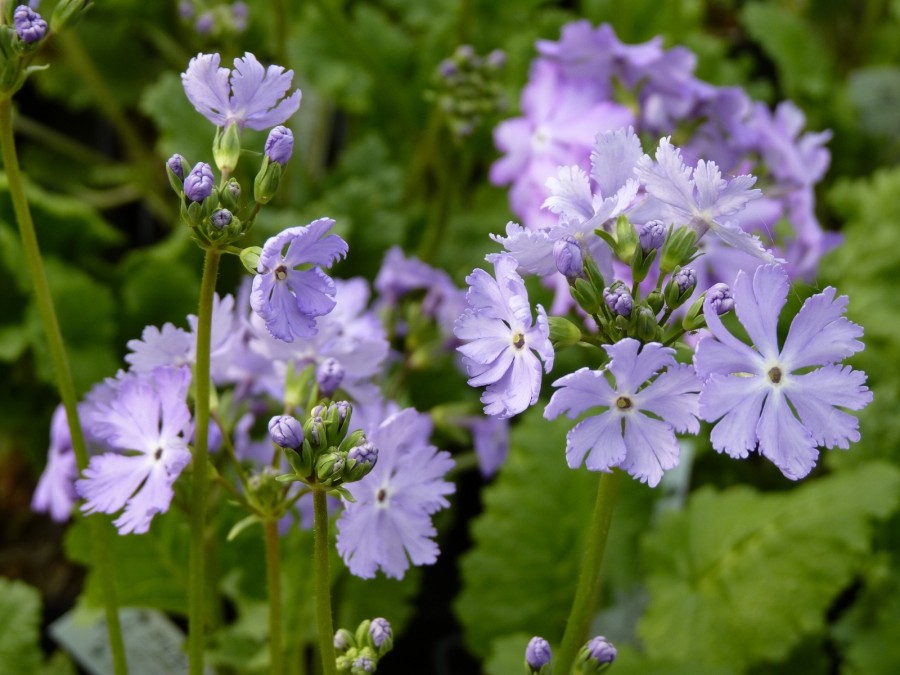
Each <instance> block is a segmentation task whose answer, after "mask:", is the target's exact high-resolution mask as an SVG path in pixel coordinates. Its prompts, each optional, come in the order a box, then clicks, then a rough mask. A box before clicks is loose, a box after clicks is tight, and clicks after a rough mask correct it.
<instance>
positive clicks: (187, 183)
mask: <svg viewBox="0 0 900 675" xmlns="http://www.w3.org/2000/svg"><path fill="white" fill-rule="evenodd" d="M215 181H216V179H215V176H213V172H212V167H211V166H210V165H209V164H207V163H206V162H197V164H195V165H194V168H193V169H191V172H190V173H189V174H188V175H187V178H185V179H184V196H185V197H187V199H188V201H191V202H202V201H203V200H204V199H206V198H207V197H209V196H210V195H211V194H212V191H213V185H214V184H215Z"/></svg>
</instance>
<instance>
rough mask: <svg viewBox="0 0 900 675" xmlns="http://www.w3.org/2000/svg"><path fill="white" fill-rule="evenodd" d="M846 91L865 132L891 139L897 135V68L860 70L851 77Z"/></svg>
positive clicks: (899, 75)
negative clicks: (857, 112)
mask: <svg viewBox="0 0 900 675" xmlns="http://www.w3.org/2000/svg"><path fill="white" fill-rule="evenodd" d="M847 88H848V90H849V93H850V100H851V101H853V105H854V107H856V109H857V110H858V111H859V121H860V126H861V127H862V128H863V129H864V130H865V131H867V132H869V133H870V134H878V135H881V136H888V137H892V138H896V137H897V136H898V135H900V115H897V108H898V107H900V68H898V67H897V66H870V67H868V68H861V69H859V70H856V71H854V72H853V73H851V74H850V78H849V80H848V81H847Z"/></svg>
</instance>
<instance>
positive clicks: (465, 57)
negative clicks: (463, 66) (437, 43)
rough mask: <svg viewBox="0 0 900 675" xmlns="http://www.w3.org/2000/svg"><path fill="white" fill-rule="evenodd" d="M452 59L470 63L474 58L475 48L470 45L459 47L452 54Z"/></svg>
mask: <svg viewBox="0 0 900 675" xmlns="http://www.w3.org/2000/svg"><path fill="white" fill-rule="evenodd" d="M453 57H454V58H455V59H457V60H458V61H463V62H465V61H471V60H472V59H474V58H475V57H476V54H475V47H473V46H472V45H460V46H459V47H457V48H456V51H455V52H454V53H453Z"/></svg>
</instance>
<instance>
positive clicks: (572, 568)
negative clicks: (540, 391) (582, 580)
mask: <svg viewBox="0 0 900 675" xmlns="http://www.w3.org/2000/svg"><path fill="white" fill-rule="evenodd" d="M571 425H572V422H571V421H569V420H566V419H561V420H556V421H554V422H547V421H546V420H544V419H543V418H542V417H541V411H540V409H539V408H532V409H531V410H530V411H529V412H528V413H527V414H526V415H525V416H524V417H523V418H522V421H521V423H520V424H518V425H517V426H515V427H514V428H513V431H512V438H511V446H512V447H511V450H510V456H509V459H508V460H507V462H506V464H505V465H504V466H503V468H502V470H501V473H500V476H499V477H498V479H497V480H496V482H495V483H494V484H493V485H491V486H490V487H488V488H486V489H485V491H484V493H483V495H484V513H483V514H482V515H481V516H479V517H478V518H477V519H476V520H475V521H474V522H473V524H472V528H471V532H472V539H473V547H472V549H471V551H469V552H468V553H467V554H466V555H465V556H464V557H463V558H462V562H461V569H462V578H463V582H464V588H463V591H462V593H461V595H460V596H459V599H458V600H457V602H456V606H455V610H456V613H457V615H458V616H459V619H460V621H461V622H462V624H463V626H464V628H465V631H466V641H467V643H468V645H469V647H470V648H471V649H472V651H474V652H475V653H476V654H479V655H481V656H486V655H487V654H488V652H489V651H490V649H491V642H492V641H493V640H494V639H495V638H498V637H501V636H504V635H508V634H511V633H518V632H526V633H530V634H531V635H542V636H544V637H545V638H547V639H548V640H555V639H558V637H559V635H560V634H561V632H562V626H563V625H564V623H565V620H566V616H567V615H568V612H569V607H570V605H571V602H572V597H573V595H574V591H575V580H576V578H577V574H578V565H579V558H580V556H579V551H580V549H581V542H582V540H583V535H584V530H585V528H586V527H587V521H588V518H589V517H590V513H591V507H592V506H593V503H594V496H595V495H596V490H597V485H598V483H599V478H598V475H597V474H592V473H590V472H588V471H583V470H582V471H573V470H572V469H569V468H568V466H567V465H566V460H565V435H566V431H567V430H568V429H569V428H570V427H571Z"/></svg>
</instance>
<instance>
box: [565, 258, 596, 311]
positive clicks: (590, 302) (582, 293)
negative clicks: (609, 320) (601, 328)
mask: <svg viewBox="0 0 900 675" xmlns="http://www.w3.org/2000/svg"><path fill="white" fill-rule="evenodd" d="M585 269H587V265H585ZM569 292H570V293H571V294H572V297H573V298H575V302H577V303H578V306H579V307H581V309H583V310H584V311H585V312H587V313H588V314H596V313H597V310H598V309H600V294H599V293H598V292H597V289H596V287H594V286H593V285H592V284H591V283H590V282H588V281H587V280H585V279H576V280H575V283H574V284H573V285H572V286H570V287H569Z"/></svg>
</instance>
